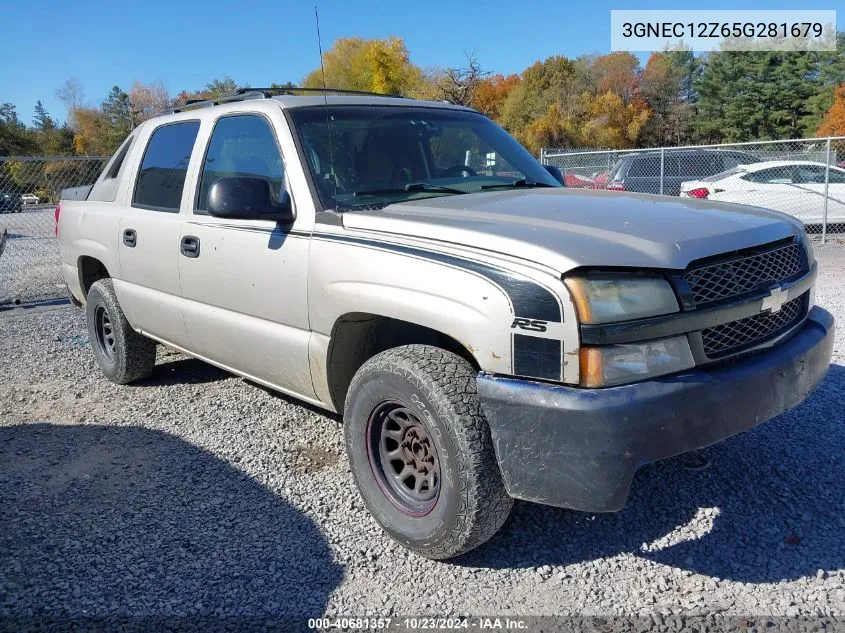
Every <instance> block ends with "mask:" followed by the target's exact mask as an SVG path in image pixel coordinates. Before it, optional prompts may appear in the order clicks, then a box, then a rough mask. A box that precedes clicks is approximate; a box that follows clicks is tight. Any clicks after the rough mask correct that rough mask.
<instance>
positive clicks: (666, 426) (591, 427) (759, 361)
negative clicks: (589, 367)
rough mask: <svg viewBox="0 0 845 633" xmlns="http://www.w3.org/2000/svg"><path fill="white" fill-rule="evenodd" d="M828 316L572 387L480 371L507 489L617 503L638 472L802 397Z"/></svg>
mask: <svg viewBox="0 0 845 633" xmlns="http://www.w3.org/2000/svg"><path fill="white" fill-rule="evenodd" d="M833 335H834V323H833V317H832V316H831V315H830V313H828V312H827V311H825V310H823V309H821V308H819V307H815V308H813V309H812V310H811V311H810V314H809V316H808V319H807V321H806V323H805V324H804V326H803V327H802V328H801V329H800V330H799V331H798V332H797V333H796V334H795V335H794V336H792V337H791V338H790V339H789V340H787V341H785V342H783V343H781V344H779V345H777V346H776V347H774V348H771V349H769V350H768V351H766V352H763V353H759V354H756V355H753V356H748V357H746V358H743V359H741V360H738V361H735V362H733V363H731V364H727V365H723V366H718V367H716V368H712V369H708V368H702V369H697V370H692V371H689V372H684V373H681V374H675V375H672V376H666V377H663V378H657V379H654V380H649V381H645V382H640V383H635V384H632V385H623V386H620V387H610V388H606V389H578V388H574V387H565V386H561V385H550V384H545V383H537V382H531V381H527V380H519V379H512V378H499V377H495V376H490V375H485V374H481V375H479V376H478V392H479V395H480V396H481V400H482V404H483V407H484V411H485V414H486V415H487V421H488V422H489V424H490V431H491V433H492V436H493V444H494V446H495V450H496V457H497V459H498V461H499V466H500V468H501V471H502V477H503V479H504V482H505V487H506V488H507V491H508V493H509V494H510V495H511V496H512V497H515V498H518V499H526V500H528V501H535V502H537V503H544V504H547V505H554V506H561V507H565V508H572V509H575V510H584V511H587V512H613V511H616V510H621V509H622V507H623V506H624V505H625V501H626V499H627V498H628V491H629V489H630V487H631V480H632V479H633V476H634V472H636V470H637V469H638V468H639V467H640V466H642V465H643V464H647V463H650V462H653V461H656V460H659V459H664V458H666V457H671V456H673V455H678V454H680V453H685V452H687V451H691V450H694V449H697V448H702V447H704V446H709V445H710V444H715V443H716V442H719V441H721V440H724V439H726V438H728V437H730V436H732V435H735V434H737V433H740V432H741V431H744V430H746V429H750V428H751V427H753V426H756V425H757V424H760V423H762V422H765V421H766V420H768V419H770V418H773V417H774V416H776V415H778V414H780V413H783V412H784V411H786V410H787V409H789V408H791V407H794V406H795V405H797V404H799V403H800V402H802V401H803V400H804V399H805V398H806V397H807V395H808V394H809V393H810V391H812V389H813V388H814V387H815V386H816V385H817V384H818V383H819V382H820V381H821V380H822V378H824V375H825V374H826V373H827V369H828V367H829V365H830V358H831V355H832V352H833Z"/></svg>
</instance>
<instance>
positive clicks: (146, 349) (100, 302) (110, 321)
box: [85, 279, 156, 385]
mask: <svg viewBox="0 0 845 633" xmlns="http://www.w3.org/2000/svg"><path fill="white" fill-rule="evenodd" d="M85 312H86V316H87V320H88V340H89V341H90V343H91V349H92V350H93V352H94V359H95V360H96V361H97V365H99V367H100V369H101V370H102V372H103V374H105V376H106V378H108V379H109V380H111V381H112V382H116V383H117V384H119V385H125V384H127V383H130V382H134V381H136V380H140V379H142V378H146V377H147V376H149V375H150V374H151V373H152V371H153V367H154V366H155V360H156V344H155V342H154V341H152V340H151V339H148V338H147V337H146V336H143V335H142V334H138V332H136V331H135V330H133V329H132V326H131V325H129V322H128V321H127V320H126V316H124V314H123V310H121V309H120V304H119V303H118V301H117V295H115V292H114V286H113V285H112V281H111V279H100V280H98V281H95V282H94V284H93V285H92V286H91V289H90V290H89V291H88V299H87V302H86V307H85Z"/></svg>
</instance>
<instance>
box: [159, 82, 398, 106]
mask: <svg viewBox="0 0 845 633" xmlns="http://www.w3.org/2000/svg"><path fill="white" fill-rule="evenodd" d="M296 92H311V93H315V94H328V93H331V94H339V95H365V96H370V97H394V98H397V99H404V98H405V97H403V96H402V95H393V94H382V93H378V92H366V91H364V90H345V89H342V88H300V87H299V86H274V87H270V88H238V89H237V90H236V91H235V92H234V93H233V94H230V95H226V96H223V97H218V98H216V99H190V100H188V101H186V102H185V103H184V104H182V105H180V106H178V107H175V108H173V112H185V111H186V110H195V109H197V108H208V107H211V106H216V105H219V104H221V103H232V102H233V101H248V100H250V99H270V98H272V97H274V96H276V95H292V94H294V93H296Z"/></svg>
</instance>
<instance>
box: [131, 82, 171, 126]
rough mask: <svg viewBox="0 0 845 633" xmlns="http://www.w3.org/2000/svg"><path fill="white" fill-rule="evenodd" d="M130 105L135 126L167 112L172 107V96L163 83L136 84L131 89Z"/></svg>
mask: <svg viewBox="0 0 845 633" xmlns="http://www.w3.org/2000/svg"><path fill="white" fill-rule="evenodd" d="M129 103H130V104H131V108H132V119H133V121H134V123H135V125H138V124H139V123H142V122H143V121H146V120H147V119H151V118H152V117H154V116H156V115H158V114H161V113H162V112H166V111H167V110H168V109H169V108H170V107H171V100H170V95H169V94H168V92H167V88H166V87H165V86H164V84H163V83H162V82H161V81H154V82H152V83H149V84H143V83H141V82H140V81H136V82H134V83H133V84H132V87H131V88H130V89H129Z"/></svg>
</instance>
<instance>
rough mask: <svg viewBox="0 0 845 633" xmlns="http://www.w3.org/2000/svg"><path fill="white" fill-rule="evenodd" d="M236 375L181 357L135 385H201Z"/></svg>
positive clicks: (166, 363)
mask: <svg viewBox="0 0 845 633" xmlns="http://www.w3.org/2000/svg"><path fill="white" fill-rule="evenodd" d="M233 376H234V374H230V373H229V372H227V371H225V370H223V369H219V368H217V367H215V366H214V365H209V364H208V363H206V362H205V361H202V360H199V359H198V358H185V357H181V358H179V359H176V360H168V361H165V362H163V363H158V364H157V365H156V366H155V369H154V370H153V373H152V375H151V376H150V377H149V378H146V379H144V380H141V381H138V382H136V383H133V385H137V386H139V387H149V386H158V387H169V386H172V385H200V384H205V383H209V382H217V381H219V380H226V379H227V378H232V377H233Z"/></svg>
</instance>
